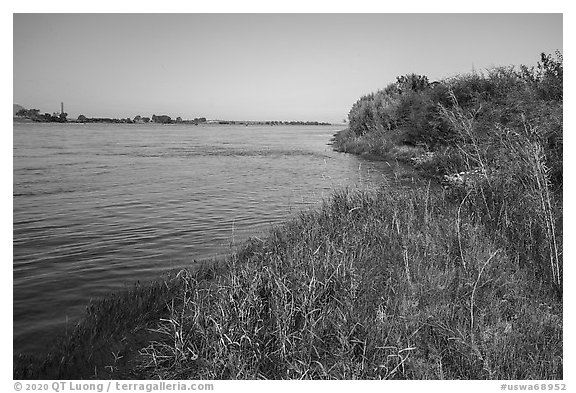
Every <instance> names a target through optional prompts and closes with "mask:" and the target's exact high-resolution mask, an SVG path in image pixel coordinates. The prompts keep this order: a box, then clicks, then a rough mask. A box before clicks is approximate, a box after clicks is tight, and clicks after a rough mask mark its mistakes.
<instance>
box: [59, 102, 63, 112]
mask: <svg viewBox="0 0 576 393" xmlns="http://www.w3.org/2000/svg"><path fill="white" fill-rule="evenodd" d="M63 113H64V103H63V102H60V114H63Z"/></svg>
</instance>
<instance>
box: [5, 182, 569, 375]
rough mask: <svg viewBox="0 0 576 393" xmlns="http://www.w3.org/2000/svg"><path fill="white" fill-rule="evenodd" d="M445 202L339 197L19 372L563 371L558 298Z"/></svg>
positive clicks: (397, 193) (442, 194)
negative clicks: (39, 365) (46, 367)
mask: <svg viewBox="0 0 576 393" xmlns="http://www.w3.org/2000/svg"><path fill="white" fill-rule="evenodd" d="M449 197H450V195H448V194H447V192H446V191H443V190H442V189H432V190H430V189H420V188H416V189H397V190H393V189H391V188H382V189H381V190H379V191H377V192H373V193H363V192H352V191H339V192H337V193H336V194H335V195H334V196H333V198H332V199H331V200H330V201H327V202H326V203H325V204H324V205H323V206H322V207H321V209H319V210H317V211H308V212H304V213H301V214H300V215H299V217H297V218H296V219H294V220H292V221H291V222H289V223H287V224H286V225H284V226H282V227H279V228H276V229H275V230H274V231H272V233H270V235H269V236H268V237H267V238H265V239H263V240H257V239H254V240H252V241H250V242H249V243H248V244H246V245H245V246H244V247H243V248H242V249H241V250H240V251H239V252H238V253H236V254H234V255H233V256H231V257H229V258H228V259H226V260H225V261H222V262H221V263H222V264H223V265H222V268H221V269H220V271H219V272H220V273H219V274H212V273H211V274H208V275H207V274H205V273H199V272H193V271H187V270H184V271H181V272H180V273H179V274H177V275H175V276H173V277H172V278H171V279H170V280H169V281H166V283H164V284H158V285H155V286H152V287H153V288H166V289H165V290H164V289H162V291H161V293H159V294H157V295H155V296H153V299H154V301H153V304H156V305H158V306H159V308H156V307H152V308H151V310H160V312H148V311H147V310H148V306H144V307H141V308H138V307H137V306H136V305H137V304H139V302H140V300H138V299H139V298H140V297H139V296H133V295H132V296H130V295H128V296H125V297H123V298H122V301H119V300H117V301H114V302H113V303H114V304H116V305H117V306H114V307H112V308H107V307H104V306H102V305H97V306H95V307H93V309H92V310H93V311H92V312H93V314H89V316H88V318H87V320H86V321H85V322H83V323H82V324H80V325H79V327H78V329H77V330H76V332H75V333H74V334H73V335H72V336H71V337H72V338H71V339H69V340H71V341H66V340H65V341H64V345H62V346H61V347H60V349H56V350H55V352H54V355H52V356H51V357H49V359H51V360H48V361H46V362H45V364H48V363H50V362H52V363H51V365H52V366H53V368H55V369H59V370H60V372H59V373H58V374H51V375H46V374H43V372H42V370H41V369H35V370H28V371H29V372H28V374H24V376H26V375H28V377H43V378H44V377H51V376H52V377H55V376H58V377H61V378H63V377H68V378H69V377H70V375H75V376H76V377H85V378H88V377H95V376H99V377H102V376H103V375H106V376H108V377H112V378H119V377H122V378H124V377H134V378H143V379H148V378H162V379H166V378H177V379H180V378H183V379H184V378H194V379H260V378H262V379H263V378H266V379H301V378H305V379H367V378H378V379H489V378H490V379H528V378H534V379H560V378H562V375H563V374H562V324H561V321H562V307H561V304H560V303H558V301H557V300H556V298H555V297H554V296H553V295H552V294H550V292H549V291H548V290H547V283H546V280H545V279H544V278H542V277H539V276H535V275H533V274H531V272H530V271H529V269H527V268H525V267H522V266H519V265H518V263H517V260H516V254H515V253H514V252H512V251H510V250H508V248H507V244H506V243H505V242H502V241H501V239H500V238H499V237H495V236H493V234H492V233H490V231H489V230H488V229H487V227H486V226H485V225H484V224H483V223H482V222H481V221H480V220H478V218H477V217H476V215H475V214H474V211H473V210H472V209H473V207H472V206H471V205H468V204H464V205H463V206H462V208H461V215H460V225H459V226H458V227H457V226H456V225H455V222H456V218H457V212H458V208H459V206H457V205H454V204H453V203H451V202H450V200H449ZM464 260H465V261H466V262H465V263H464ZM526 262H527V265H529V264H530V263H528V262H529V261H526ZM168 289H169V290H168ZM119 299H120V298H119ZM102 304H111V303H110V301H109V300H108V301H104V302H103V303H102ZM135 304H136V305H135ZM94 310H96V311H94ZM111 310H113V311H111ZM140 313H141V314H142V315H140V317H138V318H134V317H133V316H134V315H135V314H140ZM93 321H99V324H100V325H103V326H105V328H92V327H91V324H92V323H93ZM119 321H120V323H119ZM110 332H114V333H113V334H111V333H110ZM134 332H140V333H139V334H140V340H134V339H130V338H128V337H132V336H133V335H134ZM73 337H77V338H73ZM123 337H126V339H125V340H124V341H122V340H123ZM126 340H128V341H129V342H130V344H126V345H124V344H123V345H121V346H117V345H114V343H115V342H121V343H122V342H126ZM68 342H74V343H80V342H81V343H82V344H81V345H80V344H76V346H74V345H67V343H68ZM97 346H98V348H99V350H100V351H101V352H106V351H109V352H114V353H113V354H111V355H109V357H108V358H107V359H98V358H92V359H86V362H85V363H86V364H89V365H90V366H91V367H84V368H82V367H79V366H78V363H82V362H80V361H79V358H78V357H77V356H74V354H78V353H85V351H86V352H87V351H89V350H92V349H93V348H95V347H97ZM60 359H62V361H61V360H60ZM114 359H121V361H120V362H117V364H115V365H114V364H111V363H113V362H114ZM90 362H91V363H90ZM107 362H108V363H107ZM82 364H84V363H82ZM110 366H112V367H110ZM80 369H83V370H84V372H85V374H83V375H78V374H74V372H75V371H76V370H80ZM22 371H23V370H22V369H18V368H17V369H16V370H15V377H18V376H22V375H23V374H21V373H22Z"/></svg>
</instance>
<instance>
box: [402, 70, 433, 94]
mask: <svg viewBox="0 0 576 393" xmlns="http://www.w3.org/2000/svg"><path fill="white" fill-rule="evenodd" d="M396 85H397V86H398V90H399V92H400V93H401V94H402V93H406V92H409V91H414V92H420V91H423V90H426V89H428V88H429V87H430V82H429V81H428V77H427V76H425V75H416V74H406V75H403V76H399V77H397V78H396Z"/></svg>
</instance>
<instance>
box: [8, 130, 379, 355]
mask: <svg viewBox="0 0 576 393" xmlns="http://www.w3.org/2000/svg"><path fill="white" fill-rule="evenodd" d="M340 128H341V127H338V126H273V127H270V126H249V127H245V126H229V125H204V126H194V125H164V126H162V125H155V124H147V125H136V124H125V125H102V124H86V125H82V124H48V123H33V124H24V123H15V124H14V134H13V136H14V139H13V140H14V142H13V143H14V144H13V155H14V158H13V163H14V168H13V206H14V207H13V209H14V210H13V255H14V259H13V283H14V284H13V294H14V352H15V353H34V352H40V351H44V350H46V349H47V346H48V344H49V343H51V342H52V341H53V339H54V337H55V336H56V335H57V334H59V333H61V332H63V331H64V329H66V328H72V327H73V325H74V324H75V323H76V322H77V321H78V319H79V317H80V316H81V315H82V313H83V311H84V309H85V307H86V305H87V304H88V302H89V301H90V300H91V299H96V298H99V297H101V296H104V295H105V294H107V293H108V292H110V291H112V290H115V289H120V288H124V287H127V286H130V285H132V284H133V283H134V282H136V280H141V281H145V280H151V279H155V278H158V277H159V276H160V275H161V274H162V273H164V272H166V271H169V270H172V269H176V268H179V267H183V266H189V265H190V264H193V263H194V261H195V260H201V259H205V258H211V257H214V256H217V255H219V254H225V253H228V252H230V250H231V249H232V248H233V246H234V245H237V244H239V243H241V242H242V241H243V240H245V239H247V238H248V237H249V236H263V235H265V233H266V231H268V230H269V229H270V228H271V227H272V226H273V225H277V224H279V223H281V222H283V221H284V220H286V219H287V218H289V217H290V216H292V215H294V214H295V213H296V212H297V211H300V210H302V209H305V208H309V207H313V206H317V205H319V203H321V201H322V200H323V199H324V198H328V197H330V195H331V194H332V192H333V190H334V189H335V188H341V187H350V188H360V189H365V188H372V187H374V186H376V185H378V184H381V183H382V182H383V179H384V178H385V177H387V176H389V175H390V168H389V166H388V164H386V163H383V162H370V161H365V160H362V159H361V158H359V157H356V156H353V155H348V154H343V153H336V152H333V151H332V149H331V147H330V146H328V143H329V141H330V139H331V137H332V135H333V134H334V133H335V132H336V131H338V130H339V129H340Z"/></svg>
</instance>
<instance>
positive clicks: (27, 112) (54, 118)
mask: <svg viewBox="0 0 576 393" xmlns="http://www.w3.org/2000/svg"><path fill="white" fill-rule="evenodd" d="M16 116H18V117H23V118H27V119H30V120H33V121H38V122H60V123H64V122H70V121H72V122H74V121H76V122H78V123H123V124H135V123H136V124H145V123H157V124H196V125H197V124H203V123H207V122H208V120H207V119H206V118H205V117H195V118H194V119H190V120H184V119H182V118H181V117H180V116H178V117H176V119H172V118H171V117H170V116H168V115H155V114H154V115H152V117H145V116H140V115H137V116H135V117H134V118H133V119H130V118H129V117H127V118H124V119H117V118H110V117H87V116H85V115H83V114H82V115H79V116H78V118H77V119H76V120H69V119H67V116H68V114H67V113H62V114H56V113H55V114H52V115H50V114H49V113H45V114H40V110H38V109H24V108H23V109H20V110H18V111H17V112H16ZM216 123H218V124H241V125H268V126H277V125H291V126H293V125H307V126H324V125H330V123H325V122H318V121H276V120H265V121H238V120H217V121H216Z"/></svg>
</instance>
